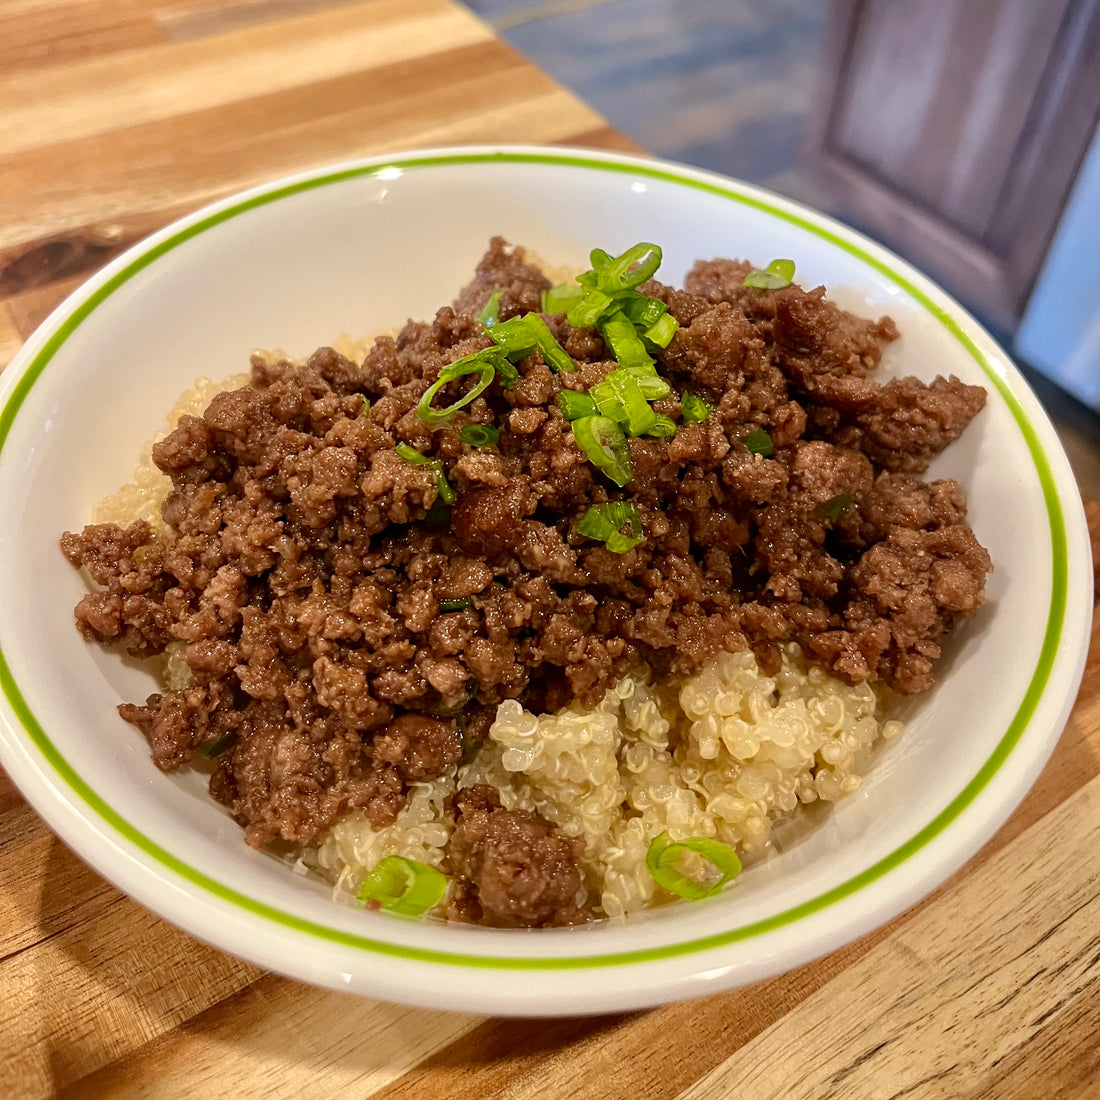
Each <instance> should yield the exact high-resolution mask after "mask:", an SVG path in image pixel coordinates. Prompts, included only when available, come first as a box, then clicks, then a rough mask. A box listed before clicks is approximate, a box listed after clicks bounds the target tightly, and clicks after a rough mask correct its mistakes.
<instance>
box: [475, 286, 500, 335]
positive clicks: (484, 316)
mask: <svg viewBox="0 0 1100 1100" xmlns="http://www.w3.org/2000/svg"><path fill="white" fill-rule="evenodd" d="M499 316H500V291H499V290H494V291H493V293H492V294H490V295H489V300H488V301H487V302H486V303H485V308H484V309H482V311H481V312H480V313H479V314H478V315H477V319H478V320H479V321H480V322H481V323H482V324H483V325H484V326H485V327H486V328H492V327H493V325H495V324H496V323H497V318H498V317H499Z"/></svg>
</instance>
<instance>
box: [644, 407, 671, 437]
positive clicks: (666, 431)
mask: <svg viewBox="0 0 1100 1100" xmlns="http://www.w3.org/2000/svg"><path fill="white" fill-rule="evenodd" d="M675 434H676V421H675V420H673V419H672V418H671V417H670V416H662V415H661V414H660V413H657V418H656V420H654V421H653V423H652V424H650V426H649V427H648V428H646V430H645V431H644V432H642V435H651V436H653V437H654V438H655V439H671V438H672V437H673V436H674V435H675Z"/></svg>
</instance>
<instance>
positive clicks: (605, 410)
mask: <svg viewBox="0 0 1100 1100" xmlns="http://www.w3.org/2000/svg"><path fill="white" fill-rule="evenodd" d="M611 373H612V374H614V373H615V372H614V371H612V372H611ZM608 377H610V375H609V376H608ZM588 396H589V397H591V398H592V401H593V402H594V403H595V406H596V414H597V415H598V416H606V417H608V418H609V419H610V420H614V421H615V423H616V424H625V423H626V409H624V408H623V399H622V397H621V396H620V395H619V391H618V390H617V389H616V388H615V387H614V386H613V385H612V384H611V383H610V382H609V381H608V379H607V378H605V379H604V380H603V381H602V382H597V383H596V384H595V385H594V386H592V387H591V388H590V389H589V391H588Z"/></svg>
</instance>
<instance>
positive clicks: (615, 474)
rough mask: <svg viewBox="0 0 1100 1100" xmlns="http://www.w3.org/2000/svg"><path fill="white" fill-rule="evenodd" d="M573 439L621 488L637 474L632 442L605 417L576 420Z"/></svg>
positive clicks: (589, 458)
mask: <svg viewBox="0 0 1100 1100" xmlns="http://www.w3.org/2000/svg"><path fill="white" fill-rule="evenodd" d="M573 438H574V439H576V441H577V446H578V447H580V449H581V450H582V451H584V453H585V454H586V455H587V456H588V460H589V462H591V463H592V464H593V465H594V466H598V467H599V468H600V469H601V470H603V472H604V473H605V474H607V476H608V477H609V478H611V480H612V481H613V482H615V484H616V485H618V486H619V487H620V488H621V487H622V486H623V485H626V484H627V483H628V482H629V481H630V479H631V478H632V477H633V476H634V467H633V466H632V465H631V462H630V444H629V443H627V440H626V436H625V435H624V434H623V430H622V428H620V427H619V425H618V424H616V423H615V421H614V420H611V419H610V418H609V417H606V416H583V417H581V418H580V419H579V420H574V421H573Z"/></svg>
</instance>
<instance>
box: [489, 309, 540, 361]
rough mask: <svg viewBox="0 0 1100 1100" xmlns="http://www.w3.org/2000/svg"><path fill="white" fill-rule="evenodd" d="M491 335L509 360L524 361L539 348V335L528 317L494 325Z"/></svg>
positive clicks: (515, 318)
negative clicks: (525, 357) (526, 356)
mask: <svg viewBox="0 0 1100 1100" xmlns="http://www.w3.org/2000/svg"><path fill="white" fill-rule="evenodd" d="M489 335H490V336H491V337H492V338H493V340H494V342H495V343H496V344H497V345H498V346H499V347H500V348H501V349H502V350H503V351H504V354H505V355H507V356H508V358H509V359H522V358H523V357H524V356H525V355H530V354H531V352H533V351H534V350H535V348H536V347H537V346H538V342H539V340H538V334H537V333H536V332H535V330H534V329H533V328H532V327H531V324H530V322H529V321H528V320H527V317H513V318H512V319H511V320H509V321H501V322H500V324H498V325H494V326H493V328H492V330H491V331H490V333H489Z"/></svg>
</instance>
